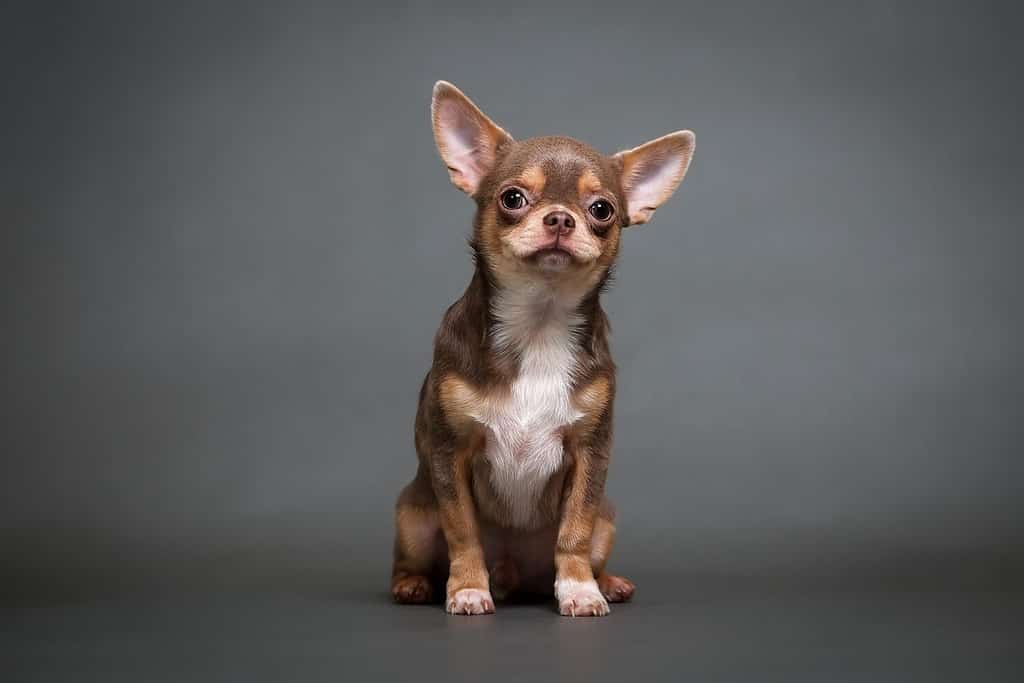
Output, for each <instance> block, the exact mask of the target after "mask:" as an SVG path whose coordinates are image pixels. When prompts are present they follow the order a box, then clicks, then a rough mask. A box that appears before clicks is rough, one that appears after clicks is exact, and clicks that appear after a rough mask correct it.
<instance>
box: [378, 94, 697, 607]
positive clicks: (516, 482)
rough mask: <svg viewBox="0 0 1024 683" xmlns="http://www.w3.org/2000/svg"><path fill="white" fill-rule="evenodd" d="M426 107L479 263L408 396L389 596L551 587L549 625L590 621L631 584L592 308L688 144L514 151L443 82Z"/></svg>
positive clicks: (609, 389) (476, 603)
mask: <svg viewBox="0 0 1024 683" xmlns="http://www.w3.org/2000/svg"><path fill="white" fill-rule="evenodd" d="M431 113H432V118H433V126H434V138H435V141H436V142H437V148H438V150H439V151H440V153H441V158H442V159H443V160H444V162H445V164H446V165H447V167H448V172H449V174H450V175H451V180H452V182H453V183H454V184H455V185H456V186H457V187H458V188H459V189H461V190H463V191H464V192H466V193H467V194H469V195H470V196H471V197H473V199H474V200H475V201H476V205H477V211H476V219H475V221H474V224H473V237H472V240H471V246H472V248H473V251H474V253H475V256H476V270H475V272H474V274H473V279H472V280H471V281H470V283H469V287H467V288H466V292H465V293H464V294H463V295H462V297H461V298H460V299H459V300H458V301H456V302H455V303H454V304H452V306H451V307H450V308H449V309H448V311H447V312H446V313H445V315H444V319H443V320H442V321H441V328H440V329H439V330H438V332H437V336H436V338H435V343H434V360H433V366H432V367H431V369H430V372H429V373H428V374H427V377H426V379H425V380H424V382H423V387H422V388H421V389H420V398H419V409H418V411H417V414H416V435H415V442H416V452H417V454H418V456H419V468H418V470H417V472H416V477H415V479H413V480H412V483H410V484H409V485H408V486H406V487H405V489H404V490H403V491H402V493H401V495H400V496H399V498H398V503H397V505H396V521H397V532H396V535H395V558H394V568H393V571H392V575H391V591H392V595H393V596H394V599H395V600H396V601H397V602H400V603H422V602H429V601H431V600H432V599H433V598H434V595H435V594H437V591H439V589H440V587H441V586H442V585H445V608H446V609H447V611H448V612H451V613H452V614H486V613H489V612H493V611H494V599H493V598H492V595H493V596H495V597H497V598H499V599H501V598H503V597H505V596H507V595H508V594H510V593H512V592H529V593H546V594H550V593H551V587H552V585H554V594H555V597H556V598H557V600H558V609H559V612H560V613H561V614H565V615H572V616H600V615H605V614H607V613H608V602H619V601H624V600H628V599H629V598H630V597H631V596H632V594H633V590H634V586H633V584H632V583H631V582H630V581H628V580H626V579H624V578H622V577H618V576H613V575H611V574H608V573H607V572H606V570H605V564H606V562H607V560H608V555H609V553H610V551H611V547H612V541H613V540H614V537H615V524H614V512H613V509H612V506H611V504H610V503H609V502H608V500H607V499H606V498H605V496H604V484H605V476H606V474H607V471H608V462H609V459H610V456H611V447H612V402H613V398H614V395H615V365H614V363H613V362H612V357H611V354H610V353H609V350H608V332H609V328H608V319H607V317H606V316H605V313H604V311H603V310H602V309H601V304H600V300H599V299H600V294H601V291H602V289H603V288H604V287H605V285H606V283H607V282H608V281H609V276H610V273H611V268H612V266H613V264H614V263H615V258H616V255H617V254H618V251H619V237H620V235H621V231H622V229H623V228H625V227H627V226H630V225H637V224H639V223H645V222H647V221H648V220H650V218H651V215H652V214H653V213H654V210H655V209H657V208H658V206H659V205H661V204H662V203H663V202H664V201H665V200H667V199H668V198H669V196H671V195H672V193H673V192H674V191H675V189H676V187H677V186H678V185H679V183H680V182H681V181H682V179H683V175H684V174H685V173H686V169H687V167H688V166H689V164H690V158H691V156H692V155H693V147H694V136H693V133H691V132H690V131H680V132H676V133H671V134H670V135H666V136H664V137H661V138H658V139H656V140H653V141H651V142H648V143H646V144H644V145H641V146H639V147H636V148H634V149H630V150H627V151H624V152H619V153H618V154H615V155H613V156H604V155H602V154H600V153H598V152H597V151H595V150H594V149H592V148H590V147H589V146H587V145H585V144H583V143H581V142H578V141H576V140H573V139H571V138H566V137H540V138H532V139H528V140H523V141H516V140H513V139H512V136H510V135H509V134H508V133H506V132H505V131H504V130H502V129H501V128H500V127H499V126H498V125H497V124H495V123H494V122H493V121H491V120H490V119H489V118H487V116H485V115H484V114H483V112H481V111H480V110H479V109H478V108H477V107H476V105H474V104H473V103H472V102H471V101H470V100H469V99H468V98H467V97H466V96H465V95H463V94H462V93H461V92H460V91H459V90H458V89H457V88H455V86H453V85H451V84H450V83H446V82H444V81H441V82H438V83H437V85H436V86H434V98H433V104H432V109H431ZM445 581H446V584H445Z"/></svg>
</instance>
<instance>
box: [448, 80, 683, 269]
mask: <svg viewBox="0 0 1024 683" xmlns="http://www.w3.org/2000/svg"><path fill="white" fill-rule="evenodd" d="M432 115H433V124H434V137H435V140H436V142H437V147H438V150H439V151H440V153H441V157H442V159H444V161H445V164H446V165H447V166H448V171H449V174H450V175H451V179H452V182H453V183H454V184H455V185H456V186H457V187H459V188H460V189H461V190H463V191H464V192H466V193H468V194H470V195H471V196H472V197H473V198H474V199H475V200H476V202H477V216H476V222H475V233H474V240H475V244H476V248H477V251H478V253H479V254H481V255H482V256H483V258H484V259H486V261H487V265H488V266H489V268H490V270H491V272H492V273H493V274H494V275H495V277H496V278H497V279H498V280H499V282H500V283H503V284H504V283H512V282H515V281H523V280H530V279H536V278H539V277H542V278H545V279H548V280H553V281H557V282H560V283H571V282H576V283H580V284H581V285H583V286H584V287H589V286H593V285H595V284H597V283H598V282H600V281H601V280H602V279H603V278H604V276H605V274H606V273H607V272H608V269H609V268H610V267H611V265H612V264H613V263H614V261H615V257H616V256H617V254H618V250H619V238H620V235H621V232H622V229H623V228H625V227H627V226H629V225H636V224H639V223H645V222H647V220H649V219H650V217H651V214H653V213H654V210H655V209H656V208H657V207H658V206H660V205H661V204H662V203H663V202H664V201H665V200H666V199H668V198H669V197H670V196H671V195H672V193H673V192H674V191H675V189H676V187H678V185H679V183H680V182H681V181H682V179H683V175H684V174H685V173H686V169H687V166H688V165H689V163H690V158H691V156H692V154H693V145H694V136H693V133H691V132H689V131H680V132H677V133H672V134H671V135H666V136H664V137H662V138H658V139H657V140H653V141H651V142H649V143H647V144H645V145H641V146H640V147H637V148H634V149H631V150H628V151H625V152H620V153H618V154H615V155H613V156H605V155H603V154H601V153H599V152H597V151H596V150H594V149H593V148H591V147H589V146H587V145H585V144H583V143H581V142H579V141H577V140H573V139H571V138H565V137H541V138H532V139H528V140H524V141H516V140H513V139H512V136H510V135H509V134H508V133H506V132H505V131H504V130H502V129H501V128H500V127H499V126H498V125H497V124H495V123H494V122H493V121H491V120H490V119H489V118H487V116H485V115H484V114H483V112H481V111H480V110H479V109H478V108H477V107H476V105H474V104H473V103H472V102H471V101H470V100H469V99H468V98H467V97H466V96H465V95H463V94H462V93H461V92H460V91H459V90H458V89H456V88H455V87H454V86H453V85H451V84H449V83H445V82H443V81H441V82H439V83H438V84H437V85H436V86H435V87H434V99H433V105H432Z"/></svg>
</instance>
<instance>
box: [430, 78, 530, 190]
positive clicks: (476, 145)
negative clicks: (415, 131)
mask: <svg viewBox="0 0 1024 683" xmlns="http://www.w3.org/2000/svg"><path fill="white" fill-rule="evenodd" d="M431 118H432V120H433V125H434V141H435V142H436V143H437V151H438V152H439V153H440V154H441V159H443V160H444V163H445V165H446V166H447V167H448V174H449V176H451V180H452V183H454V184H455V186H456V187H458V188H459V189H460V190H462V191H463V192H465V193H467V194H469V195H475V194H476V192H477V190H478V189H479V188H480V182H481V181H482V180H483V179H484V177H485V176H486V175H487V174H488V173H490V171H491V169H492V168H493V167H494V164H495V162H496V161H497V158H498V150H499V149H500V148H501V146H502V145H504V144H506V143H509V142H512V136H511V135H509V134H508V133H506V132H505V131H504V130H503V129H502V128H501V126H499V125H498V124H496V123H494V121H491V120H490V119H489V118H487V116H486V115H485V114H484V113H483V112H482V111H480V109H479V108H478V107H477V106H476V105H475V104H473V102H472V100H470V99H469V98H468V97H466V96H465V95H463V94H462V92H461V91H460V90H459V89H458V88H456V87H455V86H454V85H452V84H451V83H448V82H447V81H438V82H437V84H436V85H435V86H434V98H433V102H432V103H431Z"/></svg>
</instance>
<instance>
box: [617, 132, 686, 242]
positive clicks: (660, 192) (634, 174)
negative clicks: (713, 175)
mask: <svg viewBox="0 0 1024 683" xmlns="http://www.w3.org/2000/svg"><path fill="white" fill-rule="evenodd" d="M694 141H695V137H694V135H693V132H692V131H688V130H680V131H676V132H675V133H669V134H668V135H666V136H664V137H660V138H658V139H656V140H651V141H650V142H647V143H644V144H642V145H640V146H639V147H634V148H633V149H628V150H626V151H624V152H619V153H618V154H616V155H615V156H614V157H613V158H614V159H616V160H618V161H619V162H620V163H621V164H622V191H623V192H624V193H625V195H626V208H627V209H628V211H629V223H630V225H639V224H640V223H646V222H647V221H649V220H650V219H651V216H652V215H654V210H655V209H657V208H658V207H659V206H661V205H662V204H664V203H665V201H666V200H667V199H668V198H669V197H671V196H672V193H673V192H675V191H676V188H677V187H679V183H681V182H682V181H683V176H684V175H686V169H687V168H688V167H689V166H690V159H691V158H693V145H694Z"/></svg>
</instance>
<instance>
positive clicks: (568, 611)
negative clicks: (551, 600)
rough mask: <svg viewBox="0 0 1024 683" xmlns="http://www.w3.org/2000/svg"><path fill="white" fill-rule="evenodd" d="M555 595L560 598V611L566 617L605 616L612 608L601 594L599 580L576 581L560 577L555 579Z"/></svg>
mask: <svg viewBox="0 0 1024 683" xmlns="http://www.w3.org/2000/svg"><path fill="white" fill-rule="evenodd" d="M555 597H556V598H558V611H559V613H561V614H562V616H566V617H603V616H604V615H606V614H608V612H610V611H611V610H609V609H608V601H607V600H605V599H604V596H603V595H601V590H600V589H599V588H598V587H597V581H594V580H593V579H591V580H590V581H575V580H573V579H558V580H556V581H555Z"/></svg>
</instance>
